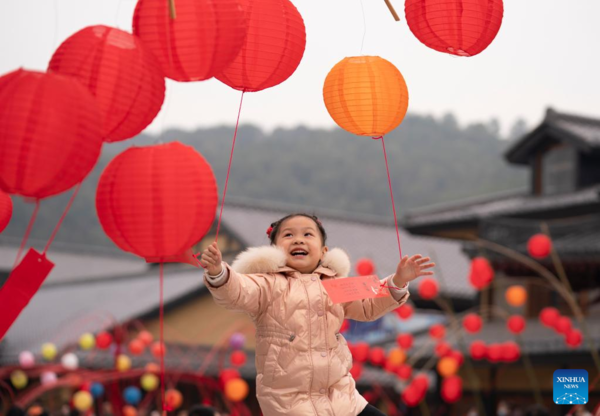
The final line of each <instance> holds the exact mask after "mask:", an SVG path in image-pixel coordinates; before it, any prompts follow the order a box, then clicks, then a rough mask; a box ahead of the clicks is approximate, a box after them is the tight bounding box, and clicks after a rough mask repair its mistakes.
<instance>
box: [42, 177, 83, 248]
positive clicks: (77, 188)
mask: <svg viewBox="0 0 600 416" xmlns="http://www.w3.org/2000/svg"><path fill="white" fill-rule="evenodd" d="M80 189H81V182H79V183H78V184H77V186H76V187H75V190H74V191H73V194H72V195H71V199H69V202H68V203H67V206H66V207H65V210H64V211H63V213H62V215H61V217H60V219H59V220H58V223H57V224H56V227H54V231H52V234H51V235H50V238H49V239H48V242H47V243H46V247H44V253H43V254H46V252H47V251H48V249H49V248H50V245H51V244H52V241H54V237H56V233H57V232H58V230H59V229H60V226H61V225H62V222H63V221H64V219H65V217H66V216H67V213H68V212H69V210H70V209H71V205H73V201H75V197H76V196H77V194H78V193H79V190H80Z"/></svg>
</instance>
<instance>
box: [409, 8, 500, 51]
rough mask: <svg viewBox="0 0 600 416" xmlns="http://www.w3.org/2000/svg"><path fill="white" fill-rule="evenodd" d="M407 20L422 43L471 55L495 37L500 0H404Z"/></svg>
mask: <svg viewBox="0 0 600 416" xmlns="http://www.w3.org/2000/svg"><path fill="white" fill-rule="evenodd" d="M405 13H406V22H407V23H408V27H409V28H410V31H411V32H412V33H413V34H414V35H415V37H416V38H417V39H419V41H420V42H421V43H423V44H424V45H425V46H427V47H429V48H431V49H435V50H436V51H439V52H444V53H449V54H451V55H457V56H474V55H477V54H478V53H480V52H481V51H483V50H484V49H485V48H487V47H488V46H489V45H490V43H492V41H493V40H494V38H495V37H496V35H497V34H498V31H499V30H500V26H501V25H502V15H503V13H504V6H503V4H502V0H485V1H481V0H457V1H453V2H448V1H446V0H406V3H405Z"/></svg>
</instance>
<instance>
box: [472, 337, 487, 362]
mask: <svg viewBox="0 0 600 416" xmlns="http://www.w3.org/2000/svg"><path fill="white" fill-rule="evenodd" d="M469 354H471V358H472V359H474V360H483V359H484V358H485V357H487V346H486V345H485V342H483V341H473V342H472V343H471V346H470V347H469Z"/></svg>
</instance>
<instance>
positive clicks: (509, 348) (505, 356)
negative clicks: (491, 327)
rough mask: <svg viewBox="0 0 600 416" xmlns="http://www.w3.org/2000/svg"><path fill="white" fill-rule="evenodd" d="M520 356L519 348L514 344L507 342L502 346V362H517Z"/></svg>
mask: <svg viewBox="0 0 600 416" xmlns="http://www.w3.org/2000/svg"><path fill="white" fill-rule="evenodd" d="M520 356H521V348H519V345H518V344H517V343H516V342H513V341H508V342H505V343H504V344H503V345H502V360H503V361H506V362H508V363H511V362H514V361H517V360H518V359H519V357H520Z"/></svg>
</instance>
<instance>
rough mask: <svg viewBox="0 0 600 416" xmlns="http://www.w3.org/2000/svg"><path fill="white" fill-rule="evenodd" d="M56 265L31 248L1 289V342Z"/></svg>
mask: <svg viewBox="0 0 600 416" xmlns="http://www.w3.org/2000/svg"><path fill="white" fill-rule="evenodd" d="M53 267H54V263H52V262H51V261H50V260H48V259H47V258H46V255H45V254H40V253H38V252H37V251H35V249H33V248H30V249H29V251H28V252H27V254H26V255H25V257H24V258H23V260H22V261H21V263H19V265H18V266H17V267H15V268H14V269H13V271H12V272H11V274H10V276H8V280H7V281H6V282H5V283H4V286H2V287H1V288H0V340H2V338H4V335H5V334H6V332H7V331H8V330H9V329H10V327H11V326H12V324H13V322H14V321H15V320H16V319H17V318H18V316H19V315H20V314H21V312H22V311H23V309H25V307H26V306H27V304H28V303H29V301H30V300H31V298H32V297H33V295H35V293H36V292H37V291H38V289H39V288H40V286H41V285H42V283H44V280H46V277H48V275H49V274H50V271H51V270H52V268H53Z"/></svg>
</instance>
